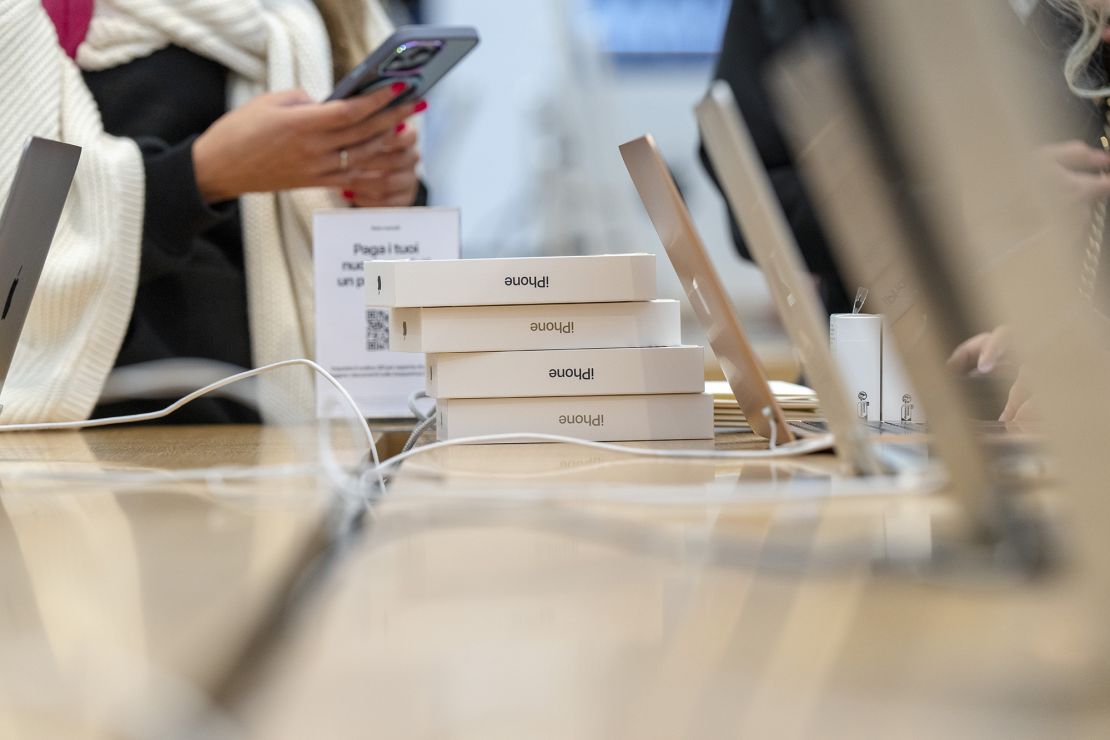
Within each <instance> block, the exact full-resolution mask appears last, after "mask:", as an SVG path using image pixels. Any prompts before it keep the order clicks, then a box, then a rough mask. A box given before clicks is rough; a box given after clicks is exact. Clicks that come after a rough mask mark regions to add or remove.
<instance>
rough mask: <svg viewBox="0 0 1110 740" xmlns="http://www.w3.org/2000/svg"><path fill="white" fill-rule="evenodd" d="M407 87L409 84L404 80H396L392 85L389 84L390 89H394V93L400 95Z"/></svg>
mask: <svg viewBox="0 0 1110 740" xmlns="http://www.w3.org/2000/svg"><path fill="white" fill-rule="evenodd" d="M407 88H408V85H406V84H405V83H403V82H394V83H393V84H392V85H390V86H389V89H390V90H392V91H393V94H394V95H400V94H401V93H403V92H404V91H405V90H406V89H407Z"/></svg>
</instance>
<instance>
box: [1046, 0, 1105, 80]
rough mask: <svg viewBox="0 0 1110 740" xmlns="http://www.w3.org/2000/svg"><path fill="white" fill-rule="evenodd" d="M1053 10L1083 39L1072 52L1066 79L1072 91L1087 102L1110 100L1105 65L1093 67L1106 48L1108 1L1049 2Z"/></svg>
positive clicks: (1065, 62) (1074, 44)
mask: <svg viewBox="0 0 1110 740" xmlns="http://www.w3.org/2000/svg"><path fill="white" fill-rule="evenodd" d="M1049 2H1050V3H1051V4H1052V6H1053V7H1055V8H1056V9H1057V10H1058V11H1060V12H1061V13H1063V14H1064V15H1065V16H1066V17H1067V18H1069V19H1070V20H1072V21H1073V22H1074V23H1075V24H1076V26H1077V27H1078V28H1079V37H1078V38H1077V39H1076V40H1075V42H1074V43H1073V44H1072V45H1071V48H1070V49H1068V55H1067V58H1066V59H1065V61H1064V78H1065V79H1066V80H1067V83H1068V87H1069V88H1071V91H1072V92H1073V93H1075V94H1076V95H1078V96H1080V97H1083V98H1105V97H1110V85H1108V84H1107V79H1106V73H1105V71H1103V68H1102V64H1101V63H1100V64H1098V65H1097V68H1096V65H1094V64H1092V60H1093V59H1094V56H1095V54H1096V53H1097V52H1098V50H1099V47H1100V46H1101V45H1102V29H1103V28H1105V27H1106V20H1107V15H1108V8H1107V3H1106V2H1105V0H1049Z"/></svg>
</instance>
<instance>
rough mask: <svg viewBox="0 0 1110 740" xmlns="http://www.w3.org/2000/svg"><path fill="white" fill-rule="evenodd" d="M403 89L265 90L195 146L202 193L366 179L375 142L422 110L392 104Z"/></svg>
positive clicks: (222, 196) (211, 197)
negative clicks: (369, 148)
mask: <svg viewBox="0 0 1110 740" xmlns="http://www.w3.org/2000/svg"><path fill="white" fill-rule="evenodd" d="M403 90H404V87H403V85H395V86H394V87H392V88H383V89H381V90H377V91H375V92H373V93H370V94H369V95H363V96H359V97H354V98H350V99H347V100H334V101H329V102H327V103H316V102H313V101H312V99H311V98H309V97H308V95H307V94H306V93H304V92H303V91H300V90H289V91H285V92H279V93H270V94H267V95H261V96H259V97H257V98H255V99H254V100H252V101H250V102H249V103H247V104H246V105H244V106H242V107H241V108H237V109H235V110H233V111H230V112H228V113H226V114H225V115H223V116H221V117H220V118H219V119H218V120H217V121H216V122H215V123H214V124H212V126H210V127H209V128H208V130H207V131H205V132H204V133H203V134H201V135H200V137H198V138H197V140H196V142H195V143H194V144H193V167H194V170H195V172H196V180H197V187H198V189H199V190H200V193H201V195H202V197H203V198H204V199H205V201H207V202H209V203H217V202H220V201H225V200H231V199H233V198H237V197H239V196H240V195H242V194H243V193H256V192H275V191H278V190H292V189H295V188H308V187H336V188H342V187H347V186H348V185H349V184H351V183H352V182H356V181H360V180H361V178H362V177H363V175H364V173H363V169H362V168H363V165H365V164H366V163H367V161H368V158H367V157H365V156H362V153H363V148H364V147H365V146H366V145H367V144H368V142H371V141H374V140H376V139H379V138H381V137H382V136H384V135H392V133H393V132H394V130H395V129H396V128H397V126H399V125H400V124H401V123H402V122H403V121H404V120H405V119H406V118H408V117H409V116H411V115H412V114H413V113H415V112H418V111H417V108H418V106H420V105H421V104H420V103H406V104H405V105H400V106H397V107H396V108H391V109H389V110H385V106H386V105H388V103H389V101H391V100H393V98H395V97H396V96H397V95H398V94H400V93H401V92H403ZM421 109H422V108H421ZM344 152H345V153H344Z"/></svg>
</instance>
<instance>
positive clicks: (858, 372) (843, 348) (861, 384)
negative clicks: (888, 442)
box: [829, 313, 883, 421]
mask: <svg viewBox="0 0 1110 740" xmlns="http://www.w3.org/2000/svg"><path fill="white" fill-rule="evenodd" d="M882 326H883V322H882V317H881V316H879V315H877V314H862V313H837V314H833V315H832V316H830V317H829V347H830V349H831V351H832V354H833V357H834V358H835V359H836V362H837V364H838V365H839V366H840V371H841V373H843V375H844V382H845V384H847V386H848V392H849V393H850V394H851V397H852V401H853V403H855V404H856V414H857V416H859V418H861V419H866V420H867V421H879V420H880V418H881V404H882V387H881V384H882Z"/></svg>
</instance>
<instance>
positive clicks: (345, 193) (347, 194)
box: [343, 190, 355, 200]
mask: <svg viewBox="0 0 1110 740" xmlns="http://www.w3.org/2000/svg"><path fill="white" fill-rule="evenodd" d="M343 197H344V198H346V199H347V200H354V199H355V191H353V190H344V191H343Z"/></svg>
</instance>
